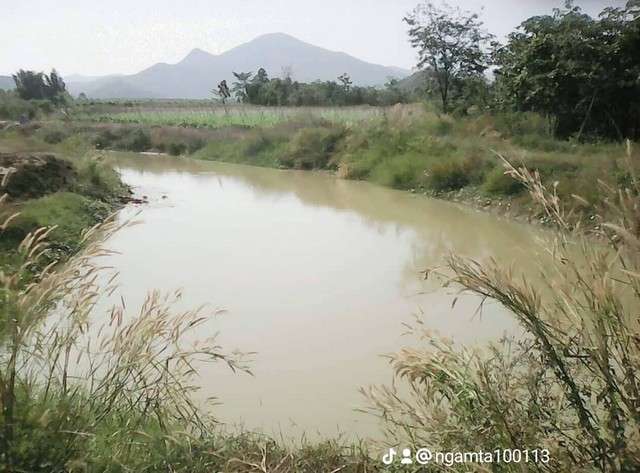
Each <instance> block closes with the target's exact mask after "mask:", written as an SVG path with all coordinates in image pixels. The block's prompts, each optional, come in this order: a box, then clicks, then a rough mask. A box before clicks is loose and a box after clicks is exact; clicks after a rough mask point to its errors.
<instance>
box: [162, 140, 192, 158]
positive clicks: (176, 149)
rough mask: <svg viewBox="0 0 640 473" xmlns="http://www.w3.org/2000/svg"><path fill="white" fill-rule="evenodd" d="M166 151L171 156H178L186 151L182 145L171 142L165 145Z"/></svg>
mask: <svg viewBox="0 0 640 473" xmlns="http://www.w3.org/2000/svg"><path fill="white" fill-rule="evenodd" d="M166 149H167V151H168V152H169V154H170V155H171V156H180V155H181V154H183V153H184V152H185V151H186V150H187V145H186V144H184V143H176V142H174V141H172V142H171V143H169V144H168V145H167V148H166Z"/></svg>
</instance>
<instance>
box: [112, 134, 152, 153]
mask: <svg viewBox="0 0 640 473" xmlns="http://www.w3.org/2000/svg"><path fill="white" fill-rule="evenodd" d="M118 146H119V147H120V148H121V149H124V150H126V151H136V152H140V151H146V150H148V149H149V148H151V137H150V136H149V134H148V133H147V132H146V131H144V130H143V129H141V128H138V129H136V130H134V131H132V132H130V133H128V134H126V135H125V136H124V137H123V138H122V139H121V140H120V141H119V143H118Z"/></svg>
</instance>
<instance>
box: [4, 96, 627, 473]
mask: <svg viewBox="0 0 640 473" xmlns="http://www.w3.org/2000/svg"><path fill="white" fill-rule="evenodd" d="M547 126H548V125H547V123H546V121H545V120H542V119H540V118H539V117H535V116H529V115H526V116H513V117H504V118H496V117H476V118H473V119H468V120H463V121H456V120H452V119H450V118H448V117H438V116H435V115H433V114H430V113H427V112H424V111H422V110H421V109H418V108H411V109H404V108H400V109H395V110H389V111H388V112H387V114H386V115H385V116H383V117H382V118H380V119H376V120H373V121H371V122H367V123H362V122H360V123H359V124H348V123H347V124H344V123H336V122H332V121H328V120H324V119H323V120H318V119H317V118H315V117H308V118H306V119H304V120H296V121H295V122H290V121H289V122H284V123H280V124H275V125H273V126H269V127H260V128H245V127H226V128H204V129H203V128H185V127H167V126H156V127H147V126H141V125H137V124H133V125H132V124H113V123H93V122H71V123H60V122H58V123H56V122H43V123H42V124H36V125H35V126H33V127H32V128H31V129H28V130H16V129H13V130H5V131H4V132H2V134H1V135H0V151H2V152H6V153H9V152H11V153H16V152H19V153H23V154H33V153H35V152H36V151H40V152H46V151H50V152H51V151H54V152H56V153H57V155H58V156H63V157H64V158H68V159H69V160H68V163H69V166H71V167H70V168H66V167H65V169H67V171H66V172H67V174H68V177H69V178H68V179H67V180H64V182H62V184H60V183H57V184H56V185H55V188H54V187H51V188H49V189H47V190H45V191H44V192H43V194H42V195H26V194H25V195H16V196H15V197H14V198H13V199H11V200H8V201H5V202H3V204H2V205H3V207H4V208H3V209H2V210H3V212H2V213H3V217H4V218H3V219H2V220H3V221H5V223H6V227H7V229H8V230H5V232H3V235H2V243H3V245H8V246H7V248H6V249H3V255H10V256H3V258H6V259H5V260H4V263H3V264H4V269H3V273H2V321H3V323H4V327H3V330H2V332H3V335H2V337H3V341H2V343H3V347H4V351H3V355H2V356H3V365H4V366H6V369H4V368H3V371H2V377H1V378H0V387H1V392H0V394H1V395H2V400H3V415H2V423H1V425H0V432H1V434H0V446H1V447H0V452H1V453H0V455H1V458H0V460H1V464H2V467H1V468H2V470H1V471H16V472H17V471H43V472H44V471H47V472H49V471H60V472H62V471H74V472H80V471H89V472H93V471H95V472H103V471H109V472H121V471H122V472H124V471H150V472H165V471H183V472H203V473H204V472H210V471H229V472H258V471H259V472H318V471H329V472H338V471H340V472H367V471H390V472H392V471H424V470H423V469H421V468H423V467H421V466H419V465H414V466H409V467H407V466H404V465H400V464H399V463H398V464H397V465H392V466H389V467H387V466H384V465H382V463H381V461H380V460H381V454H382V453H383V452H384V451H385V450H384V449H383V448H381V447H371V446H366V445H364V444H363V445H344V444H343V443H342V442H340V441H337V440H336V441H326V442H323V443H314V444H308V443H303V444H302V445H300V446H293V447H292V446H286V445H283V444H281V443H280V442H278V441H277V440H274V439H270V438H267V437H265V436H263V435H260V434H253V433H246V434H228V433H224V432H222V431H221V430H220V429H219V426H217V425H216V424H215V422H214V421H213V420H212V419H209V418H208V416H206V415H205V414H203V413H202V412H200V411H199V409H198V408H197V406H196V405H195V404H194V403H193V401H192V399H191V394H192V380H193V377H194V375H195V374H196V373H195V372H194V370H193V364H194V363H195V362H196V360H198V361H203V360H204V361H209V362H214V361H218V362H220V361H221V362H226V363H228V364H229V366H230V367H231V368H233V369H236V370H240V371H242V370H245V369H247V368H250V367H247V366H246V365H245V364H244V363H243V361H242V359H240V358H239V357H238V355H237V354H229V353H225V352H224V351H222V349H220V347H218V346H216V345H206V346H188V347H187V346H185V345H183V343H182V342H181V340H182V334H184V333H187V332H189V331H192V330H194V328H197V327H198V326H199V323H200V318H201V315H202V314H200V313H199V312H197V311H194V312H190V313H187V314H174V312H173V311H172V299H171V298H163V297H162V296H160V295H159V294H156V293H153V294H151V295H150V296H149V297H148V299H147V302H146V303H145V305H144V307H143V308H142V310H141V311H140V316H139V317H137V318H135V319H134V320H131V319H127V318H126V317H123V314H124V313H125V312H126V311H128V310H130V309H128V308H126V307H125V306H124V304H123V305H122V306H120V307H117V308H115V309H114V312H113V313H112V314H113V316H112V320H111V321H109V324H111V325H110V326H111V327H112V330H111V332H110V333H109V334H107V335H104V334H102V335H100V337H101V338H100V337H99V338H97V339H94V340H91V343H90V344H91V346H99V347H100V349H99V350H94V349H89V348H87V350H86V352H84V356H85V357H87V359H88V360H90V362H89V363H88V366H89V367H90V369H89V370H88V372H87V373H85V374H86V375H87V376H86V378H85V379H88V380H89V383H84V382H83V383H80V382H78V380H77V379H75V378H73V377H71V376H70V375H69V366H70V365H72V364H73V363H74V361H73V360H70V359H69V353H70V352H71V351H72V349H73V350H76V349H77V348H78V347H81V346H85V344H86V346H87V347H89V345H90V344H89V343H88V342H89V340H88V339H87V337H88V335H87V331H86V324H87V320H88V314H89V313H90V311H91V308H92V307H93V305H94V304H95V302H96V300H97V298H98V297H100V295H101V294H103V293H104V291H109V290H110V289H111V288H110V287H109V286H107V287H98V286H97V284H96V280H95V277H94V275H95V273H96V272H99V271H100V270H101V269H100V268H99V267H98V266H96V265H95V263H92V262H91V261H90V260H89V259H87V258H72V259H71V260H70V262H69V263H68V264H67V265H65V266H64V267H63V268H61V269H60V270H59V271H54V272H51V271H50V268H49V267H47V263H49V262H50V261H55V260H56V259H57V258H59V257H60V256H61V255H62V254H64V255H65V256H66V255H68V254H71V253H74V252H75V251H76V250H77V249H78V248H79V245H80V243H81V242H83V241H84V242H85V243H83V245H84V251H85V252H86V253H84V252H83V254H88V255H99V254H101V252H103V251H104V249H103V248H102V246H101V244H102V242H103V241H104V239H105V238H106V237H107V236H108V235H109V234H110V232H111V231H112V230H114V229H113V228H112V226H113V224H111V223H107V224H106V227H103V229H102V231H101V232H98V233H95V232H94V233H93V234H92V235H90V236H89V237H88V238H87V239H86V241H85V240H83V239H82V237H81V236H80V235H81V231H82V230H84V229H87V228H88V227H90V226H92V225H93V224H95V223H96V222H98V221H100V220H103V219H104V218H106V216H107V215H108V214H109V212H110V211H112V210H113V209H114V208H116V207H117V205H119V201H120V199H119V197H120V196H122V195H123V194H126V189H125V187H124V186H123V185H122V183H120V181H119V179H118V178H117V175H115V174H114V173H113V171H111V170H110V168H109V164H108V157H107V156H105V155H101V154H100V152H99V150H102V149H126V150H130V151H160V152H169V153H171V154H190V155H192V157H195V158H198V159H210V160H222V161H230V162H239V163H240V162H241V163H246V164H254V165H261V166H270V167H284V168H294V169H318V170H331V171H333V172H336V173H337V174H338V175H339V176H340V177H343V178H351V179H367V180H370V181H372V182H376V183H379V184H382V185H386V186H391V187H394V188H398V189H406V190H412V191H413V192H416V193H425V194H427V195H435V196H440V197H445V198H450V199H459V200H462V201H473V202H476V203H477V205H478V206H481V207H491V208H497V209H506V210H501V211H502V212H505V213H512V214H514V215H524V214H527V213H529V211H530V210H531V211H533V213H534V216H535V217H534V218H536V219H538V220H543V221H545V222H549V223H552V224H554V225H555V226H557V227H558V228H559V229H560V233H559V236H558V237H557V239H556V240H555V241H554V242H549V243H548V244H549V245H550V248H553V250H554V251H553V252H552V254H553V255H554V264H553V265H552V267H548V268H541V271H545V272H546V274H548V275H549V278H548V281H549V282H550V284H549V287H545V288H544V289H543V288H535V287H532V286H531V285H529V284H528V283H527V281H519V280H518V279H517V277H515V276H514V275H513V274H512V273H511V270H506V269H504V268H499V267H496V266H495V265H492V264H491V263H488V264H486V265H479V264H477V263H475V262H472V261H466V260H465V259H463V258H459V257H457V256H455V255H453V256H451V257H450V258H449V259H448V260H447V262H446V264H447V267H448V272H446V273H445V274H443V275H442V276H441V277H442V278H444V280H445V282H446V281H448V283H449V284H453V285H455V286H456V287H459V288H461V289H462V290H467V291H470V292H472V293H475V294H478V295H480V296H482V297H485V298H488V299H491V300H495V301H497V302H498V303H500V304H502V305H504V306H505V307H507V308H508V309H509V310H510V311H511V312H512V313H513V315H514V317H515V318H516V319H517V320H518V321H519V322H520V324H521V326H522V327H523V329H524V330H525V331H526V333H527V334H529V335H530V339H529V340H527V341H523V340H500V341H497V342H495V343H494V344H491V345H490V346H488V347H486V348H485V349H482V350H471V349H466V348H464V347H457V346H454V345H452V344H450V343H449V342H447V341H446V340H441V339H439V338H438V337H437V336H434V335H433V334H427V333H425V334H424V337H423V340H424V344H423V345H422V346H419V347H415V348H411V349H405V350H402V351H400V352H399V353H398V354H397V355H395V356H394V357H393V358H392V368H393V371H394V373H395V375H396V379H397V382H398V383H399V384H402V383H407V384H408V385H409V386H410V387H411V389H410V390H409V391H408V394H407V393H404V394H400V393H399V392H397V391H396V390H395V388H394V387H378V388H371V389H365V390H363V394H364V398H363V399H366V400H367V401H366V404H367V405H368V406H369V410H370V412H371V414H373V415H376V416H379V417H380V419H381V420H382V422H383V425H385V438H386V442H387V443H388V445H391V446H400V445H403V446H405V445H406V446H411V448H412V449H414V450H415V449H417V448H419V447H422V446H429V447H432V448H433V449H434V450H440V451H477V450H478V449H482V450H484V451H493V450H495V449H498V448H508V449H523V448H543V449H546V450H548V452H549V455H550V458H551V460H550V462H549V463H539V464H536V465H535V469H536V470H537V471H550V472H552V471H553V472H556V471H578V470H579V471H633V468H634V466H637V465H638V464H639V463H640V457H639V446H640V439H639V438H638V436H637V432H638V425H639V424H638V423H639V422H640V416H639V415H638V412H639V410H638V405H637V399H638V396H637V392H638V391H637V389H638V388H637V387H638V386H639V385H640V383H639V380H638V373H639V372H640V371H639V370H638V369H636V368H638V366H640V365H638V363H640V356H639V353H640V344H639V343H638V339H637V333H638V327H637V317H634V316H633V315H632V314H633V313H634V308H635V307H637V305H636V304H637V302H638V300H637V299H638V294H640V291H639V290H638V289H637V287H638V278H637V274H638V272H639V271H638V257H637V255H638V252H637V245H638V237H639V235H638V228H639V227H638V225H637V222H638V215H637V212H636V209H637V200H638V195H639V193H638V188H637V183H636V180H635V170H636V164H635V155H634V154H633V151H632V150H631V147H629V149H628V151H627V153H626V154H625V150H624V147H623V146H622V145H617V144H572V143H569V142H562V141H556V140H553V139H551V138H549V137H548V134H547V132H546V131H545V130H546V127H547ZM96 148H98V151H96ZM496 153H499V154H504V155H505V156H506V157H508V158H509V159H510V160H511V162H513V163H514V164H515V165H516V168H512V169H510V170H508V171H509V173H510V175H505V169H504V167H503V166H502V163H501V162H500V161H499V159H498V158H497V156H496ZM63 167H64V166H63ZM599 180H603V181H605V182H602V183H601V184H598V181H599ZM9 182H10V181H7V183H9ZM556 182H557V183H558V184H556ZM7 183H5V184H7ZM625 189H628V191H626V190H625ZM6 190H8V189H6ZM618 190H622V191H623V192H620V193H618ZM29 192H31V193H32V190H31V191H29ZM29 192H28V193H29ZM574 194H575V195H579V196H580V198H579V199H576V198H575V197H574V196H573V195H574ZM556 197H557V198H556ZM488 201H489V203H487V202H488ZM16 209H17V210H20V211H21V215H20V216H18V217H16V218H15V219H11V220H12V221H9V219H10V216H11V215H12V214H13V213H14V212H15V210H16ZM572 210H575V211H576V212H577V213H575V214H574V213H572V212H571V211H572ZM5 219H6V220H5ZM585 221H586V222H593V225H592V227H593V228H595V229H596V230H597V231H599V232H600V236H601V237H602V238H603V241H608V242H609V244H610V247H611V248H613V249H614V250H615V253H616V257H615V258H612V257H611V252H610V250H609V249H606V248H605V249H601V248H594V247H593V245H592V244H591V243H590V242H589V241H587V240H583V239H582V237H581V234H580V233H577V232H576V229H575V227H576V225H575V224H576V223H577V222H585ZM52 225H57V228H56V229H55V230H53V231H52V232H51V233H49V234H48V235H47V236H45V234H44V231H42V230H38V228H39V227H50V226H52ZM14 229H15V230H14ZM20 240H22V241H23V243H22V244H21V245H18V242H19V241H20ZM47 241H50V242H51V244H49V243H47ZM576 241H577V242H579V243H576ZM61 247H62V248H64V250H65V251H63V252H62V253H60V252H58V253H55V254H51V252H50V250H47V248H49V249H54V250H55V249H56V248H61ZM576 248H578V251H577V253H578V255H576ZM7 250H8V251H7ZM605 250H606V251H605ZM56 255H57V256H56ZM612 275H615V277H614V276H612ZM32 281H35V282H36V284H30V283H31V282H32ZM52 307H62V308H63V309H62V310H61V312H60V314H59V317H60V322H61V323H54V324H44V323H43V322H44V320H45V319H46V318H48V317H49V314H50V312H51V308H52ZM416 330H417V331H420V330H421V329H420V327H417V328H416ZM105 333H106V332H105ZM614 367H626V368H627V369H620V370H619V369H617V368H614ZM43 373H44V376H43ZM357 388H358V387H354V389H357ZM532 418H535V420H536V421H535V422H532V421H531V419H532ZM440 466H441V467H442V468H443V469H444V468H453V469H454V470H455V471H479V470H478V468H485V467H486V465H485V466H482V467H481V466H479V465H463V464H458V465H444V466H443V465H440ZM530 467H531V468H534V466H533V465H531V466H530ZM437 468H439V467H436V469H437ZM470 468H471V469H470ZM498 468H499V471H506V472H509V471H522V465H517V464H502V465H499V467H498ZM527 468H529V467H527ZM576 468H578V470H576Z"/></svg>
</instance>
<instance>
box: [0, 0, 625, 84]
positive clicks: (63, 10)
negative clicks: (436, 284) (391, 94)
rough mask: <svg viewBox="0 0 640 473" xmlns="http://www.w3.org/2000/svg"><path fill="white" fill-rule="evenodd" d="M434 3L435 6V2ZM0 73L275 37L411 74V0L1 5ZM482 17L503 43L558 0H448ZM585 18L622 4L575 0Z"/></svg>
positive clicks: (114, 64)
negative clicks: (278, 34) (406, 20)
mask: <svg viewBox="0 0 640 473" xmlns="http://www.w3.org/2000/svg"><path fill="white" fill-rule="evenodd" d="M436 1H438V0H436ZM2 3H3V5H2V7H1V9H0V11H1V15H0V31H2V40H0V74H11V73H13V72H15V71H16V70H17V69H19V68H25V69H27V68H28V69H36V70H49V69H51V68H52V67H56V68H57V69H58V70H59V71H60V72H61V73H62V74H63V75H69V74H84V75H104V74H110V73H135V72H138V71H140V70H142V69H144V68H146V67H148V66H150V65H152V64H155V63H157V62H169V63H174V62H177V61H179V60H180V59H182V58H183V57H184V56H185V55H186V54H187V53H188V52H189V51H190V50H191V49H193V48H196V47H198V48H201V49H204V50H206V51H209V52H212V53H221V52H223V51H225V50H227V49H230V48H232V47H234V46H236V45H238V44H241V43H244V42H247V41H249V40H251V39H253V38H255V37H256V36H259V35H261V34H264V33H273V32H283V33H288V34H290V35H293V36H295V37H297V38H299V39H301V40H303V41H306V42H309V43H312V44H315V45H317V46H322V47H325V48H328V49H331V50H336V51H344V52H346V53H348V54H351V55H353V56H356V57H358V58H360V59H364V60H366V61H370V62H374V63H378V64H383V65H389V66H400V67H405V68H407V69H409V68H411V67H412V66H413V65H414V62H415V52H414V51H413V50H412V49H411V47H410V46H409V44H408V42H407V34H406V25H405V24H404V23H403V22H402V17H403V16H404V15H405V14H406V13H407V12H408V11H410V10H412V9H413V7H415V5H416V4H417V3H418V0H317V1H308V0H228V1H220V0H181V1H176V0H171V1H167V0H106V1H99V2H98V1H87V0H57V1H55V2H52V1H51V0H46V1H45V0H20V1H16V0H2ZM449 3H451V4H453V5H459V6H460V7H462V8H464V9H467V10H472V11H480V9H481V8H482V7H484V11H483V13H482V18H483V20H484V21H485V25H486V28H487V29H488V30H489V31H490V32H492V33H494V34H496V35H498V36H504V35H506V34H507V33H508V32H510V31H511V30H512V29H513V28H514V27H515V26H516V25H518V24H519V23H520V22H521V21H522V20H524V19H526V18H528V17H530V16H532V15H537V14H544V13H549V12H550V11H551V9H552V8H553V7H556V6H559V5H561V4H562V3H563V2H562V1H561V0H558V1H553V0H450V1H449ZM578 4H580V5H582V6H583V8H584V9H585V10H586V11H587V12H588V13H590V14H597V13H598V12H599V11H601V10H602V9H603V8H604V7H606V6H613V5H616V6H619V5H623V4H624V0H621V1H614V0H611V1H602V0H582V1H578Z"/></svg>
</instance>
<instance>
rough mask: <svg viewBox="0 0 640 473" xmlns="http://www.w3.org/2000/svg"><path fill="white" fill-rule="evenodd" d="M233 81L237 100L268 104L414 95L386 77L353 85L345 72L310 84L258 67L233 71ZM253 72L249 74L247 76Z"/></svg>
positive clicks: (382, 102)
mask: <svg viewBox="0 0 640 473" xmlns="http://www.w3.org/2000/svg"><path fill="white" fill-rule="evenodd" d="M233 74H234V76H235V78H236V79H237V81H236V82H234V83H233V85H232V87H231V92H233V94H234V96H235V98H236V100H237V101H238V102H242V103H247V104H253V105H270V106H279V107H280V106H295V107H303V106H354V105H372V106H388V105H394V104H397V103H408V102H409V101H411V100H412V99H415V96H413V94H410V93H408V92H407V91H406V90H403V89H402V88H401V87H400V86H399V82H398V81H397V80H395V79H390V80H389V82H387V83H386V84H385V87H384V89H381V88H376V87H358V86H354V85H353V82H352V81H351V78H350V77H349V75H348V74H346V73H345V74H342V75H340V76H339V77H338V78H337V81H324V82H321V81H317V82H313V83H311V84H306V83H302V82H297V81H294V80H292V79H291V77H290V76H287V77H285V78H283V79H280V78H272V79H270V78H269V75H268V74H267V71H266V70H265V69H263V68H260V69H259V70H258V71H257V72H256V74H255V75H253V73H252V72H234V73H233ZM251 76H253V77H251ZM221 86H222V83H221V84H220V85H219V86H218V93H217V95H218V96H219V97H222V98H224V99H226V98H228V96H229V93H228V92H227V90H226V89H225V88H224V86H222V87H221Z"/></svg>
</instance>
